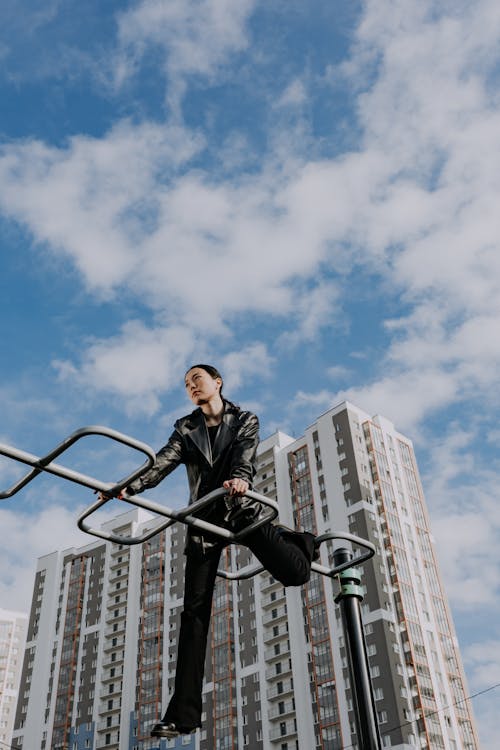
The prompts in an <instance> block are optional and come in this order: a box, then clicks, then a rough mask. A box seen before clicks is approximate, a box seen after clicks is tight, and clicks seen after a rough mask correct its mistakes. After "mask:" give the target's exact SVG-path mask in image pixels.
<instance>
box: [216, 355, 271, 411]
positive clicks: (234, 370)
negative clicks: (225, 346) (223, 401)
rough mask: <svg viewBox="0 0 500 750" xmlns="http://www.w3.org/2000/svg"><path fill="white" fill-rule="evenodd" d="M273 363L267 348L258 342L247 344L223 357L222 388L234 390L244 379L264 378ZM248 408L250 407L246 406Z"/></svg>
mask: <svg viewBox="0 0 500 750" xmlns="http://www.w3.org/2000/svg"><path fill="white" fill-rule="evenodd" d="M272 365H273V357H272V356H271V355H270V354H269V352H268V351H267V348H266V347H265V346H264V345H263V344H260V343H257V344H248V345H247V346H243V347H241V349H238V350H236V351H233V352H230V353H229V354H226V355H225V356H224V357H223V360H222V367H221V370H222V374H223V376H224V390H225V391H230V392H234V391H235V390H236V389H237V388H238V387H239V386H240V385H241V383H242V382H243V381H244V380H248V379H249V378H252V377H253V376H254V377H258V378H260V379H265V378H266V377H268V376H269V374H270V371H271V368H272ZM248 408H250V407H248Z"/></svg>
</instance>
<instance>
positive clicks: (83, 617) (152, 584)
mask: <svg viewBox="0 0 500 750" xmlns="http://www.w3.org/2000/svg"><path fill="white" fill-rule="evenodd" d="M167 481H168V480H167ZM255 489H257V491H259V492H261V493H263V494H266V495H268V496H270V497H273V498H275V499H277V500H278V502H279V505H280V519H281V521H282V522H283V523H284V524H285V525H288V526H295V527H300V528H303V529H305V530H310V531H313V532H314V533H316V534H325V533H330V532H332V531H334V530H339V531H349V532H350V533H354V534H356V535H358V536H360V537H363V538H366V539H369V540H371V541H372V542H373V543H375V545H376V547H377V554H376V555H375V557H374V558H373V559H372V560H370V561H368V562H365V563H364V564H363V566H362V569H361V573H362V584H363V586H364V590H365V597H364V601H363V604H362V616H363V623H364V629H365V636H366V643H367V653H368V657H369V662H370V671H371V677H372V684H373V689H374V698H375V702H376V708H377V717H378V722H379V727H380V733H381V737H382V743H383V745H384V747H392V748H397V750H410V748H427V749H428V750H437V749H439V748H444V749H445V750H479V744H478V741H477V736H476V732H475V728H474V721H473V717H472V713H471V707H470V703H469V701H467V700H466V698H467V687H466V682H465V677H464V673H463V668H462V664H461V659H460V654H459V651H458V645H457V641H456V636H455V631H454V628H453V623H452V620H451V616H450V612H449V608H448V603H447V600H446V597H445V594H444V592H443V588H442V585H441V583H440V578H439V572H438V569H437V565H436V560H435V555H434V549H433V539H432V535H431V532H430V529H429V522H428V517H427V511H426V507H425V501H424V497H423V494H422V488H421V485H420V479H419V475H418V469H417V465H416V460H415V455H414V452H413V448H412V444H411V441H410V440H408V438H406V437H404V436H403V435H401V434H400V433H398V432H397V431H396V430H395V428H394V426H393V425H392V424H391V423H390V422H389V421H388V420H386V419H384V418H383V417H374V418H372V417H370V416H369V415H367V414H366V413H364V412H362V411H361V410H360V409H358V408H357V407H355V406H353V405H352V404H349V403H347V402H344V403H342V404H340V405H339V406H338V407H336V408H334V409H331V410H330V411H328V412H326V413H325V414H323V415H321V416H320V417H319V418H318V419H317V420H316V422H315V423H314V424H313V425H311V426H310V427H308V428H307V430H306V431H305V434H304V435H303V436H302V437H301V438H299V439H293V438H291V437H289V436H287V435H284V434H283V433H280V432H278V433H276V434H274V435H273V436H271V437H270V438H267V439H266V440H264V441H263V442H262V443H261V445H260V447H259V453H258V472H257V476H256V484H255ZM151 523H152V522H151V520H150V517H149V516H148V514H146V513H145V512H144V511H142V510H140V509H134V510H131V511H129V512H127V513H125V514H123V515H121V516H119V517H118V518H116V519H114V520H113V521H110V522H109V523H108V524H106V528H108V529H113V530H114V531H119V532H120V533H123V534H127V535H129V534H134V535H136V534H137V533H139V532H140V531H141V530H143V529H144V528H147V527H148V525H149V526H151ZM184 537H185V529H184V527H183V526H182V525H181V524H175V525H174V526H172V527H170V528H168V529H167V530H165V531H164V532H162V533H160V534H157V535H156V536H155V537H153V538H152V539H150V540H149V541H147V542H145V543H143V544H142V545H136V546H126V545H119V544H114V543H108V542H103V541H102V540H96V539H92V538H91V537H89V544H88V545H87V546H85V547H81V548H78V549H70V550H65V551H63V552H57V551H56V552H53V553H52V554H49V555H47V556H45V557H42V558H40V559H39V561H38V566H37V573H36V577H35V583H34V592H33V606H32V610H31V615H30V619H29V627H28V635H27V639H28V640H27V646H26V652H25V659H24V665H23V673H22V685H21V691H20V694H21V698H20V700H19V702H18V705H17V714H16V721H15V729H14V735H13V740H12V743H13V747H15V748H18V749H20V748H24V750H45V749H47V750H49V749H50V750H83V749H84V748H91V749H92V750H94V749H95V750H97V748H107V749H108V750H153V749H159V750H165V749H166V748H168V747H172V748H174V747H177V748H181V747H185V748H193V749H194V748H196V749H197V750H244V748H249V749H250V750H310V749H311V748H314V749H315V750H342V749H346V750H347V748H356V747H358V745H357V741H356V733H355V724H354V714H353V696H352V694H351V689H350V683H349V675H348V670H347V654H346V651H345V643H344V637H343V633H342V627H341V622H340V612H339V609H338V606H337V605H336V604H335V602H334V598H335V596H336V594H337V593H338V584H337V582H336V581H334V580H332V579H330V578H327V577H323V576H321V575H319V574H317V573H313V574H312V576H311V580H310V581H309V583H308V584H306V585H305V586H303V587H300V588H287V589H285V588H284V587H283V586H282V585H281V584H280V583H279V582H277V581H275V580H274V579H273V578H272V577H271V576H270V575H269V574H268V573H266V572H264V573H261V574H259V575H257V576H255V577H253V578H251V579H248V580H243V581H230V580H227V579H224V578H219V579H218V582H217V586H216V591H215V595H214V602H213V613H212V626H211V632H210V637H209V646H208V649H207V659H206V672H205V686H204V716H203V728H202V730H201V731H200V732H198V733H197V734H196V735H192V736H188V737H183V738H178V739H177V740H175V741H170V742H167V741H165V740H162V741H161V742H159V741H158V740H153V739H151V738H149V731H150V728H151V726H152V725H153V724H154V723H155V722H156V721H157V720H158V718H159V717H160V716H161V713H162V710H164V709H165V707H166V705H167V702H168V696H169V694H170V693H171V691H172V688H173V679H174V673H175V658H176V646H177V638H178V628H179V623H180V613H181V610H182V595H183V548H184ZM339 546H344V547H345V546H346V543H345V542H334V541H329V542H327V543H325V544H323V545H322V547H321V558H322V559H321V561H322V563H323V564H329V563H330V564H331V563H332V560H333V552H334V549H336V548H337V547H339ZM355 554H356V552H355ZM250 562H251V559H250V556H249V553H248V551H247V550H246V548H245V547H243V546H236V545H233V546H230V547H227V548H226V549H225V550H224V552H223V555H222V558H221V566H227V568H228V569H232V570H234V569H236V568H237V567H239V568H241V567H245V566H246V565H247V564H249V563H250ZM359 750H362V749H361V748H360V749H359Z"/></svg>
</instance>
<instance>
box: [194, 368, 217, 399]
mask: <svg viewBox="0 0 500 750" xmlns="http://www.w3.org/2000/svg"><path fill="white" fill-rule="evenodd" d="M195 367H199V368H200V370H205V372H208V374H209V375H210V377H211V378H213V379H214V380H216V379H217V378H220V379H221V381H222V382H221V387H220V391H219V393H220V394H221V396H222V386H223V385H224V381H223V380H222V375H221V374H220V372H219V371H218V369H217V368H216V367H213V366H212V365H191V367H190V368H189V369H188V370H186V375H187V374H188V372H190V371H191V370H194V368H195Z"/></svg>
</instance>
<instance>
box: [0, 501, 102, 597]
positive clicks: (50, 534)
mask: <svg viewBox="0 0 500 750" xmlns="http://www.w3.org/2000/svg"><path fill="white" fill-rule="evenodd" d="M0 528H1V529H2V545H1V546H0V601H1V602H2V606H3V607H5V608H6V609H14V610H19V611H27V609H28V607H29V604H30V601H31V593H32V591H33V580H34V571H35V565H36V560H37V558H38V557H41V556H42V555H46V554H49V553H51V552H54V551H55V550H58V549H66V548H68V547H71V546H82V545H84V544H88V543H89V540H90V539H91V537H89V536H88V535H86V534H83V533H82V532H81V531H79V529H78V528H77V525H76V511H71V512H70V511H68V509H67V508H65V507H63V506H58V505H50V506H49V507H46V508H43V509H42V510H39V511H34V512H33V511H32V512H31V513H29V514H27V513H19V512H15V511H14V510H11V509H4V508H0Z"/></svg>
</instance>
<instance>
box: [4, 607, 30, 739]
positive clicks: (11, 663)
mask: <svg viewBox="0 0 500 750" xmlns="http://www.w3.org/2000/svg"><path fill="white" fill-rule="evenodd" d="M27 625H28V617H27V615H25V614H23V613H22V612H10V611H8V610H6V609H0V747H1V746H2V745H7V746H8V745H10V742H11V739H12V730H13V728H14V716H15V711H16V703H17V698H18V691H19V682H20V680H21V666H22V663H23V656H24V645H25V642H26V628H27Z"/></svg>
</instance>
